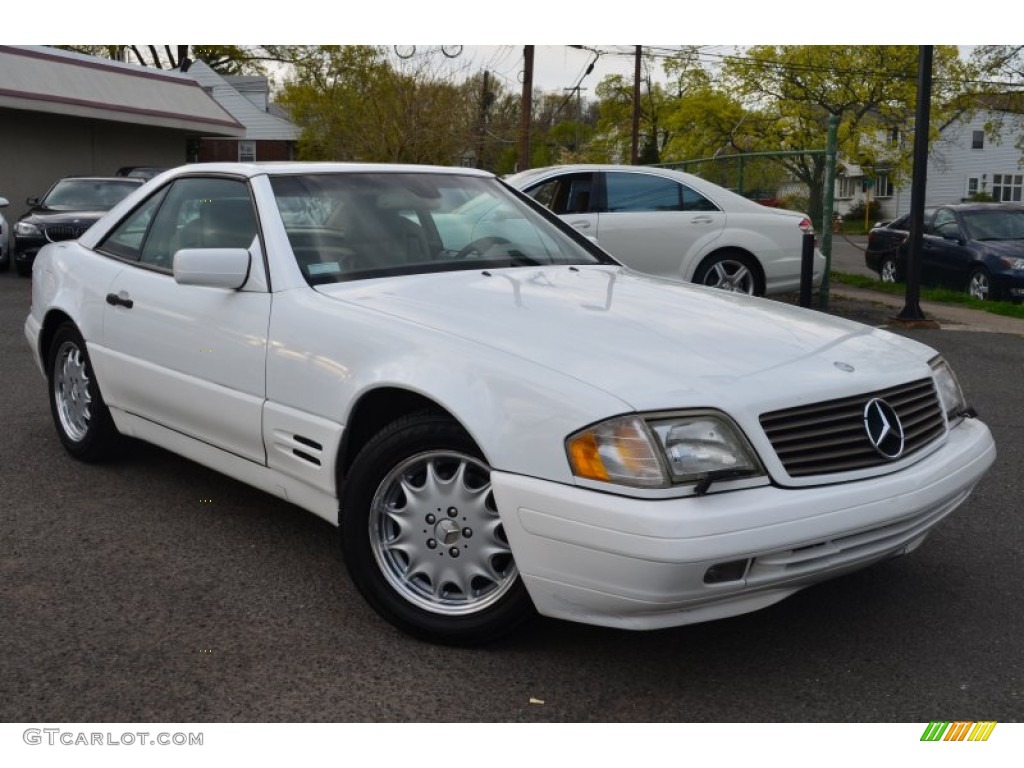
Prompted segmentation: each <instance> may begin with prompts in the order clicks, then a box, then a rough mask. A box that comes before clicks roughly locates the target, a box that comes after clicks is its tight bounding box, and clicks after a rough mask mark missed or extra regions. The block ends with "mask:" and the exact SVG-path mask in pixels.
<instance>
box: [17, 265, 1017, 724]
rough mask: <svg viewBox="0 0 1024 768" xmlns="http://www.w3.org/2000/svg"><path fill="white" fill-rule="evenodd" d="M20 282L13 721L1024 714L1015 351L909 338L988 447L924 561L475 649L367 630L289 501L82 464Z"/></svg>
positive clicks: (160, 459)
mask: <svg viewBox="0 0 1024 768" xmlns="http://www.w3.org/2000/svg"><path fill="white" fill-rule="evenodd" d="M29 286H30V283H29V281H28V280H25V279H21V278H18V277H16V276H14V275H13V274H10V273H8V274H2V275H0V425H2V428H0V434H2V435H3V439H2V440H0V627H2V629H0V681H2V695H0V719H2V720H3V721H6V722H26V721H32V722H147V721H156V722H183V723H185V722H250V721H257V722H258V721H296V722H307V721H308V722H313V721H331V722H370V721H389V722H393V721H400V722H506V721H523V722H544V721H554V722H608V721H622V722H631V721H643V722H646V721H669V722H718V721H724V722H733V721H756V722H760V721H786V722H801V721H822V722H856V721H870V722H922V723H926V722H929V721H932V720H958V719H959V720H975V721H978V720H996V721H1000V722H1006V721H1018V720H1020V719H1021V712H1022V711H1024V664H1022V661H1021V653H1020V648H1021V640H1020V638H1021V637H1024V600H1022V599H1021V592H1022V590H1021V583H1022V581H1021V576H1020V574H1021V571H1022V567H1024V520H1022V506H1024V505H1022V503H1021V497H1022V489H1024V482H1022V480H1021V472H1020V468H1019V463H1020V462H1019V458H1020V457H1021V456H1024V444H1022V441H1024V437H1022V433H1024V430H1022V426H1024V423H1022V422H1024V391H1022V387H1021V379H1020V372H1021V370H1024V339H1021V338H1020V337H1019V336H1014V335H1010V334H1002V333H985V332H969V331H951V330H941V331H936V330H921V331H908V332H906V333H907V335H910V336H913V337H914V338H918V339H920V340H923V341H925V342H926V343H929V344H931V345H932V346H934V347H936V348H937V349H939V350H940V351H941V352H942V353H943V354H945V355H946V356H947V358H948V359H949V360H950V361H951V362H952V364H953V366H954V368H955V369H956V370H957V372H958V374H959V376H960V378H961V382H962V384H963V386H964V389H965V390H966V392H967V394H968V397H969V399H970V400H971V402H972V404H973V405H974V406H975V407H976V408H977V410H978V411H979V413H980V414H981V416H982V417H983V418H984V419H985V420H986V421H987V422H988V423H989V425H990V427H991V428H992V430H993V433H994V434H995V437H996V441H997V444H998V447H999V451H1000V456H999V459H998V460H997V463H996V465H995V467H994V468H993V469H992V471H991V472H990V473H989V474H988V475H987V476H986V478H985V479H984V480H983V481H982V483H981V484H980V485H979V487H978V488H977V489H976V491H975V493H974V495H973V496H972V497H971V498H970V499H969V500H968V502H967V503H966V504H965V506H963V507H961V509H960V510H958V511H957V512H956V513H955V514H954V515H953V516H952V517H951V518H949V519H948V520H947V521H945V522H944V523H943V525H941V526H940V527H939V528H938V529H937V530H936V531H935V532H934V534H933V535H932V536H931V537H930V538H929V540H927V541H926V542H925V544H924V545H923V546H922V547H921V548H920V549H919V550H917V551H916V552H915V553H913V554H912V555H911V556H909V557H905V558H901V559H898V560H893V561H889V562H887V563H884V564H881V565H878V566H875V567H873V568H871V569H869V570H866V571H862V572H860V573H857V574H853V575H851V576H847V577H844V578H841V579H838V580H835V581H832V582H827V583H824V584H821V585H818V586H816V587H813V588H811V589H807V590H804V591H803V592H801V593H799V594H797V595H796V596H794V597H792V598H789V599H788V600H786V601H784V602H782V603H780V604H778V605H776V606H773V607H771V608H768V609H766V610H763V611H760V612H757V613H754V614H750V615H747V616H743V617H738V618H734V619H728V620H724V621H718V622H713V623H709V624H703V625H697V626H692V627H683V628H678V629H671V630H664V631H659V632H652V633H642V634H636V633H628V632H622V631H612V630H606V629H599V628H594V627H587V626H581V625H573V624H568V623H562V622H556V621H550V620H537V621H535V622H534V623H533V624H532V625H530V626H529V627H528V628H527V629H526V630H525V631H524V632H522V633H520V634H518V635H516V636H515V637H513V638H510V639H508V640H506V641H504V642H502V643H500V644H498V645H494V646H491V647H488V648H485V649H477V650H462V649H451V648H438V647H434V646H429V645H424V644H423V643H420V642H418V641H415V640H412V639H410V638H408V637H405V636H403V635H401V634H399V633H398V632H397V631H396V630H393V629H392V628H391V627H390V626H389V625H386V624H385V623H384V622H383V621H382V620H380V619H378V618H377V616H376V614H374V613H373V612H372V611H371V610H370V609H369V608H368V607H367V606H366V605H365V604H364V603H363V601H362V600H361V599H360V598H359V596H358V595H357V594H356V592H355V590H354V588H353V587H352V586H351V584H350V583H349V581H348V578H347V575H346V573H345V569H344V565H343V563H342V562H341V560H340V557H339V555H338V552H337V547H336V543H335V538H334V531H333V529H332V528H331V527H330V526H329V525H327V524H326V523H324V522H323V521H320V520H319V519H317V518H315V517H314V516H312V515H310V514H308V513H305V512H302V511H301V510H299V509H297V508H296V507H293V506H290V505H289V504H287V503H285V502H283V501H280V500H278V499H276V498H273V497H271V496H267V495H265V494H262V493H260V492H257V491H255V490H252V489H250V488H248V487H246V486H243V485H241V484H239V483H237V482H235V481H232V480H229V479H227V478H224V477H222V476H219V475H217V474H215V473H214V472H211V471H209V470H207V469H204V468H202V467H200V466H198V465H196V464H193V463H191V462H189V461H186V460H184V459H180V458H178V457H176V456H173V455H171V454H169V453H166V452H164V451H162V450H159V449H156V448H152V447H148V446H145V445H140V444H134V445H133V446H132V449H131V450H130V451H128V452H127V453H126V454H125V456H123V457H122V458H121V459H119V460H118V461H117V462H115V463H111V464H107V465H101V466H90V465H84V464H80V463H78V462H75V461H74V460H72V459H71V458H69V457H68V456H67V455H66V454H65V452H64V451H63V450H62V448H61V447H60V443H59V442H58V440H57V438H56V435H55V433H54V428H53V425H52V423H51V420H50V413H49V408H48V405H47V399H46V391H45V384H44V381H43V379H42V377H41V376H40V374H39V372H38V371H37V370H36V369H35V368H34V367H33V364H32V362H31V358H30V354H29V350H28V347H27V344H26V342H25V338H24V335H23V331H22V324H23V322H24V318H25V315H26V313H27V311H28V306H29V298H30V297H29ZM531 700H532V703H531ZM538 702H542V703H538Z"/></svg>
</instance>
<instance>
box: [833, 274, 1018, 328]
mask: <svg viewBox="0 0 1024 768" xmlns="http://www.w3.org/2000/svg"><path fill="white" fill-rule="evenodd" d="M829 299H830V301H829V309H830V311H832V310H833V307H832V300H837V301H836V303H837V305H838V304H841V303H843V302H854V303H857V304H868V305H875V309H876V312H875V313H874V314H875V315H876V316H877V317H876V319H877V320H878V324H882V325H884V324H886V323H887V322H888V320H889V319H891V318H893V317H895V316H896V315H898V314H899V312H900V310H902V309H903V306H904V304H905V303H906V302H905V300H904V298H903V297H902V296H893V295H892V294H888V293H879V292H877V291H871V290H867V289H865V288H853V287H850V286H845V285H832V286H830V288H829ZM835 309H836V310H840V311H836V312H834V314H845V313H844V312H842V311H841V307H840V306H836V307H835ZM921 310H922V311H923V312H924V313H925V316H926V317H927V318H928V319H929V320H934V321H936V322H938V323H939V326H940V327H941V328H942V329H943V330H956V331H982V332H988V333H1011V334H1015V335H1017V336H1024V319H1020V318H1016V317H1004V316H1003V315H994V314H992V313H991V312H985V311H983V310H979V309H968V308H967V307H958V306H955V305H952V304H938V303H935V302H931V301H922V302H921ZM855 319H859V318H855ZM862 322H863V321H862Z"/></svg>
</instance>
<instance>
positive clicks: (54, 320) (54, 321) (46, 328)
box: [39, 309, 84, 377]
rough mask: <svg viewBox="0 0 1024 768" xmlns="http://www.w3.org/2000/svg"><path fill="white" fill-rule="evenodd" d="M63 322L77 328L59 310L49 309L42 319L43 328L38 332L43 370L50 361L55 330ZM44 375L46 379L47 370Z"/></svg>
mask: <svg viewBox="0 0 1024 768" xmlns="http://www.w3.org/2000/svg"><path fill="white" fill-rule="evenodd" d="M65 322H67V323H71V324H72V325H74V326H75V328H78V325H77V324H76V323H75V321H74V320H72V319H71V316H70V315H68V314H67V313H66V312H64V311H63V310H60V309H51V310H50V311H49V312H47V313H46V317H44V318H43V326H42V328H41V329H40V331H39V359H40V360H41V361H42V362H43V366H44V368H45V367H46V366H47V361H48V360H49V359H50V345H51V344H52V343H53V337H54V334H56V333H57V329H58V328H60V327H61V326H62V325H63V324H64V323H65ZM78 332H79V333H81V329H80V328H78ZM83 338H84V337H83ZM46 375H47V377H49V375H50V372H49V371H48V370H47V372H46Z"/></svg>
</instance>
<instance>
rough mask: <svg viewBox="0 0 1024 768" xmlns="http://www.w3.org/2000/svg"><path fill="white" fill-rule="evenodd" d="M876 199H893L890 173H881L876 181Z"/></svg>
mask: <svg viewBox="0 0 1024 768" xmlns="http://www.w3.org/2000/svg"><path fill="white" fill-rule="evenodd" d="M875 197H892V179H890V178H889V174H888V173H880V174H878V177H877V178H876V179H875Z"/></svg>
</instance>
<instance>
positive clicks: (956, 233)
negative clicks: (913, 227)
mask: <svg viewBox="0 0 1024 768" xmlns="http://www.w3.org/2000/svg"><path fill="white" fill-rule="evenodd" d="M926 231H927V232H929V233H930V234H934V235H938V236H939V237H944V238H946V239H947V240H956V239H957V238H959V237H960V225H959V224H957V222H956V215H955V214H954V213H953V212H952V211H951V210H949V209H948V208H943V209H941V210H939V211H938V212H936V214H935V219H934V220H933V221H932V225H931V228H930V229H927V230H926Z"/></svg>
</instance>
